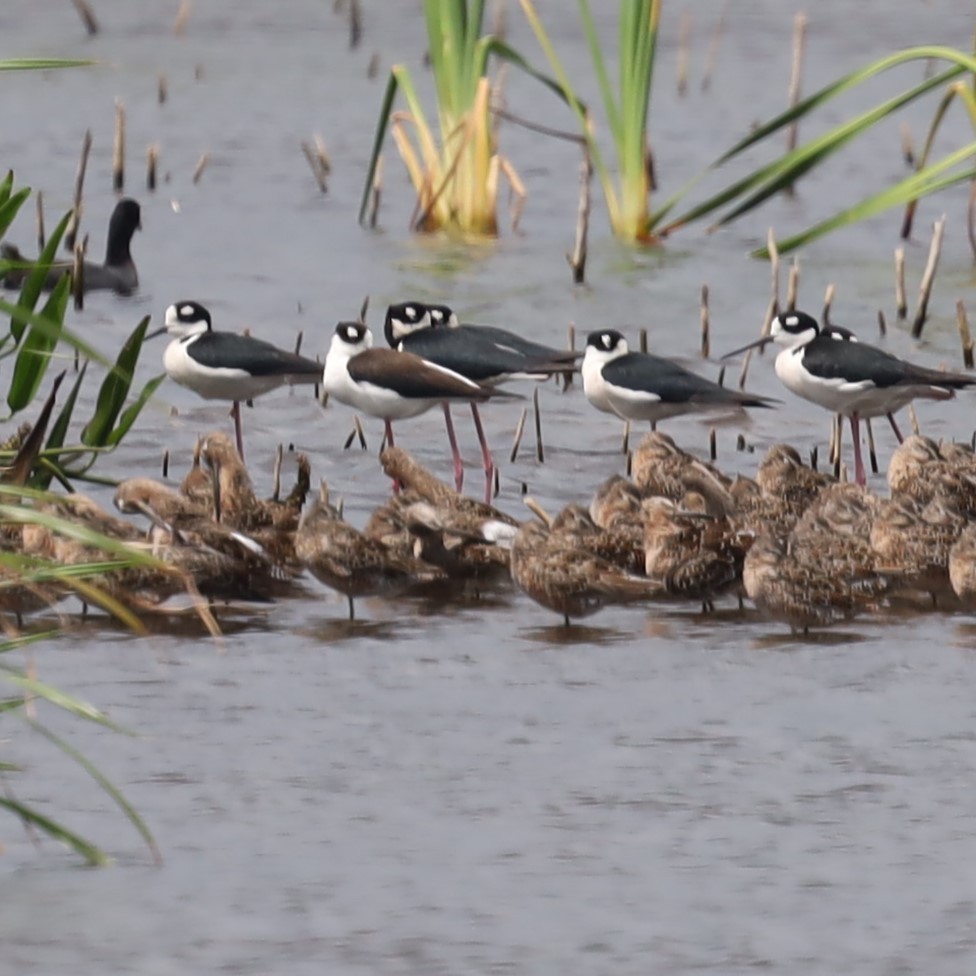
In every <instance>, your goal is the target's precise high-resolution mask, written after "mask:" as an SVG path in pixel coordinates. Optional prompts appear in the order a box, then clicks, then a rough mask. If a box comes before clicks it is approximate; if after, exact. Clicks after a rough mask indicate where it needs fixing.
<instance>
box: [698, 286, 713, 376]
mask: <svg viewBox="0 0 976 976" xmlns="http://www.w3.org/2000/svg"><path fill="white" fill-rule="evenodd" d="M699 317H700V319H701V354H702V359H708V355H709V353H710V352H711V348H712V344H711V336H710V333H711V328H712V326H711V320H710V316H709V311H708V285H702V287H701V308H700V310H699Z"/></svg>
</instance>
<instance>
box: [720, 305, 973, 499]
mask: <svg viewBox="0 0 976 976" xmlns="http://www.w3.org/2000/svg"><path fill="white" fill-rule="evenodd" d="M770 342H776V343H779V344H780V345H782V346H785V347H786V348H785V349H783V350H782V352H780V353H779V355H778V356H777V357H776V364H775V368H776V375H777V376H778V377H779V379H780V381H781V382H782V383H783V385H784V386H785V387H786V388H787V389H788V390H790V391H791V392H792V393H795V394H796V395H797V396H799V397H803V399H804V400H809V401H810V402H811V403H816V404H817V405H818V406H821V407H824V408H826V409H827V410H830V411H832V412H833V413H839V414H841V415H842V416H844V417H847V418H849V420H850V424H851V434H852V436H853V438H854V472H855V480H856V481H857V483H858V484H860V485H863V484H864V483H865V481H866V476H865V472H864V463H863V461H862V458H861V442H860V421H861V420H862V419H865V420H866V419H870V418H871V417H880V416H884V415H886V414H893V413H895V412H896V411H898V410H900V409H901V408H902V407H904V406H907V405H908V404H909V403H911V402H912V400H917V399H924V400H951V399H952V398H953V397H954V396H955V391H956V390H960V389H963V388H964V387H967V386H972V385H973V384H974V383H976V377H972V376H965V375H963V374H961V373H949V372H944V371H942V370H938V369H928V368H927V367H925V366H917V365H915V364H914V363H910V362H907V361H906V360H904V359H899V358H898V357H897V356H893V355H891V353H888V352H885V351H884V350H883V349H879V348H878V347H877V346H871V345H868V344H867V343H864V342H858V341H857V339H856V338H854V337H853V333H851V332H849V331H848V330H846V329H840V328H838V327H836V326H828V327H822V326H820V324H819V323H818V322H817V320H816V319H815V318H813V316H812V315H808V314H806V313H805V312H798V311H796V312H783V313H781V314H779V315H777V316H775V317H774V318H773V321H772V324H771V326H770V330H769V335H766V336H763V337H762V338H760V339H757V340H756V341H755V342H751V343H749V344H748V345H746V346H743V347H742V348H741V349H736V350H735V351H734V352H731V353H728V354H727V356H725V357H723V358H728V357H729V356H735V355H738V354H739V353H741V352H745V351H746V350H747V349H752V348H756V347H760V346H764V345H766V344H767V343H770ZM895 431H896V433H897V427H896V428H895Z"/></svg>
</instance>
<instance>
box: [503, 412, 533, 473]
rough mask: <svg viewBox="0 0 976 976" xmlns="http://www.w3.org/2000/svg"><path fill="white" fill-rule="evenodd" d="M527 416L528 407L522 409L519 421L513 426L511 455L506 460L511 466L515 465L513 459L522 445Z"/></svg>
mask: <svg viewBox="0 0 976 976" xmlns="http://www.w3.org/2000/svg"><path fill="white" fill-rule="evenodd" d="M528 416H529V409H528V407H522V415H521V416H520V417H519V421H518V423H517V424H516V425H515V438H514V440H513V441H512V453H511V454H510V455H509V458H508V459H509V461H510V462H511V463H512V464H514V463H515V459H516V458H517V457H518V452H519V447H520V446H521V445H522V434H524V433H525V421H526V418H527V417H528Z"/></svg>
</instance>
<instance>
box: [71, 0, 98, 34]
mask: <svg viewBox="0 0 976 976" xmlns="http://www.w3.org/2000/svg"><path fill="white" fill-rule="evenodd" d="M72 3H74V5H75V10H77V11H78V16H79V17H81V22H82V23H83V24H84V25H85V30H86V31H88V36H89V37H94V36H95V35H96V34H97V33H98V21H97V20H96V19H95V13H94V11H93V10H92V8H91V7H90V6H89V5H88V3H87V0H72Z"/></svg>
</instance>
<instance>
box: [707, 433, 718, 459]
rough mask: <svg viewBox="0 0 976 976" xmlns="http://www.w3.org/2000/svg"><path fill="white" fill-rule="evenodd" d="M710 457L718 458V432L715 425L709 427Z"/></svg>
mask: <svg viewBox="0 0 976 976" xmlns="http://www.w3.org/2000/svg"><path fill="white" fill-rule="evenodd" d="M708 459H709V460H710V461H716V460H718V434H717V432H716V430H715V428H714V427H711V428H709V431H708Z"/></svg>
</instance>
